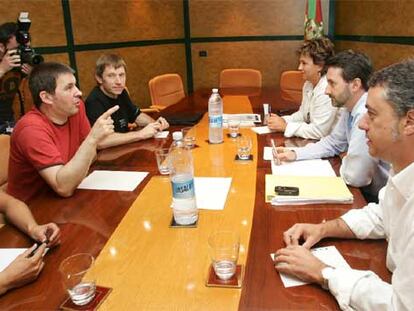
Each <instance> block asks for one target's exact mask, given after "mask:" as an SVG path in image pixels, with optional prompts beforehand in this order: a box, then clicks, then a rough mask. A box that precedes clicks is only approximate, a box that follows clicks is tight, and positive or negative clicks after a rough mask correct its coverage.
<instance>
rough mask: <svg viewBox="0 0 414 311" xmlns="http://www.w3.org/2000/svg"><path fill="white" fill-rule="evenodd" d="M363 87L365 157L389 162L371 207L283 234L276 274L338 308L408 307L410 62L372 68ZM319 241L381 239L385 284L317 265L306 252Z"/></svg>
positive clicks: (413, 100) (412, 133)
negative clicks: (325, 292)
mask: <svg viewBox="0 0 414 311" xmlns="http://www.w3.org/2000/svg"><path fill="white" fill-rule="evenodd" d="M369 85H370V89H369V92H368V99H367V104H366V106H367V109H368V112H367V113H366V114H365V115H364V117H363V118H362V119H361V122H360V125H359V126H360V128H361V129H363V130H364V131H365V133H366V138H367V143H368V146H369V153H370V154H371V155H372V156H375V157H380V158H382V159H384V160H385V161H388V162H390V163H391V164H392V174H391V176H390V178H389V180H388V183H387V185H386V187H384V188H383V189H381V192H380V202H379V204H374V203H370V204H368V205H367V206H366V207H364V208H363V209H354V210H351V211H349V212H347V213H346V214H345V215H343V216H342V217H340V218H337V219H335V220H330V221H327V222H325V223H321V224H296V225H294V226H293V227H291V228H290V229H288V230H287V231H286V232H285V233H284V236H283V239H284V241H285V243H286V245H287V247H286V248H283V249H280V250H278V251H277V253H276V255H277V256H276V260H275V262H276V269H277V270H279V271H280V272H285V273H289V274H292V275H295V276H297V277H299V278H301V279H303V280H306V281H310V282H315V283H319V284H320V285H322V286H324V287H325V288H326V289H329V291H330V292H331V293H332V294H333V295H334V296H335V298H336V299H337V301H338V303H339V306H340V307H341V309H342V310H376V311H378V310H413V309H414V294H413V289H412V287H413V284H414V264H413V258H414V184H413V180H412V177H413V176H414V149H413V146H414V88H413V85H414V60H408V61H405V62H402V63H398V64H395V65H392V66H389V67H387V68H384V69H382V70H380V71H379V72H377V73H375V74H374V75H373V77H372V79H371V80H370V84H369ZM326 237H340V238H358V239H381V238H385V239H387V241H388V248H387V257H386V265H387V268H388V269H389V270H390V271H391V272H392V273H393V275H392V279H391V284H388V283H386V282H384V281H382V280H381V279H380V278H379V277H378V276H377V275H376V274H375V273H374V272H372V271H362V270H355V269H352V268H336V269H335V268H333V267H329V266H326V265H325V264H323V263H322V262H321V261H319V259H317V258H316V257H314V256H313V255H312V254H311V252H310V251H309V250H308V249H309V248H310V247H312V246H313V245H315V244H316V243H317V242H318V241H320V240H321V239H323V238H326ZM301 238H302V239H304V240H305V243H304V244H303V245H301V246H300V245H299V239H301ZM282 262H283V263H284V264H280V263H282Z"/></svg>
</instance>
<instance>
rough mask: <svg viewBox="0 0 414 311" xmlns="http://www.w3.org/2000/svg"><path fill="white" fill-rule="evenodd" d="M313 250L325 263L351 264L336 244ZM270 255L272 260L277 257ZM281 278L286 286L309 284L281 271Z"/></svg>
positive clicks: (344, 265)
mask: <svg viewBox="0 0 414 311" xmlns="http://www.w3.org/2000/svg"><path fill="white" fill-rule="evenodd" d="M311 252H312V254H313V255H315V257H317V258H318V259H319V260H320V261H322V262H323V263H324V264H326V265H328V266H331V267H334V268H339V267H346V268H349V267H350V266H349V264H348V263H347V262H346V260H345V259H344V257H342V255H341V253H340V252H339V251H338V249H337V248H336V247H335V246H325V247H317V248H313V249H311ZM270 257H271V258H272V260H274V258H275V254H274V253H272V254H270ZM280 278H281V279H282V282H283V285H284V286H285V287H293V286H300V285H305V284H309V283H307V282H304V281H302V280H300V279H298V278H296V277H294V276H291V275H287V274H284V273H280Z"/></svg>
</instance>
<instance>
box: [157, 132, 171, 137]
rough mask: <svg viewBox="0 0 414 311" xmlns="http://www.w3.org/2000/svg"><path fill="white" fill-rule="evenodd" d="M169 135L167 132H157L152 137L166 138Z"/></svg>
mask: <svg viewBox="0 0 414 311" xmlns="http://www.w3.org/2000/svg"><path fill="white" fill-rule="evenodd" d="M169 133H170V132H169V131H162V132H158V133H157V134H155V135H154V138H167V137H168V134H169Z"/></svg>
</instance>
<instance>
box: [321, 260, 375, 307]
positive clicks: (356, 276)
mask: <svg viewBox="0 0 414 311" xmlns="http://www.w3.org/2000/svg"><path fill="white" fill-rule="evenodd" d="M371 274H373V273H372V272H371V271H363V270H354V269H351V268H347V267H339V268H336V269H335V271H334V272H333V273H332V276H331V277H330V279H329V284H328V285H329V291H330V292H331V293H332V295H334V296H335V298H336V300H337V301H338V304H339V306H340V308H341V309H342V310H354V309H353V308H352V307H351V306H350V302H351V295H352V291H353V290H354V287H355V285H356V283H357V282H358V280H360V279H361V278H363V277H366V276H368V275H371Z"/></svg>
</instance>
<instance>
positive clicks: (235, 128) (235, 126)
mask: <svg viewBox="0 0 414 311" xmlns="http://www.w3.org/2000/svg"><path fill="white" fill-rule="evenodd" d="M239 127H240V118H236V117H233V118H230V119H229V132H230V137H231V138H236V137H237V136H239Z"/></svg>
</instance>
